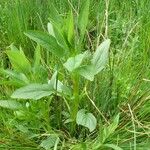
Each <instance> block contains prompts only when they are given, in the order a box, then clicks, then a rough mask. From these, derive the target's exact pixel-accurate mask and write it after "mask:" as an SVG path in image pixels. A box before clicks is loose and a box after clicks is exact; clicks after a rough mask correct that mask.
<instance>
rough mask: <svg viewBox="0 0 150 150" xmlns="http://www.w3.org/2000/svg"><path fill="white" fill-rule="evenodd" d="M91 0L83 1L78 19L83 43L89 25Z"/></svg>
mask: <svg viewBox="0 0 150 150" xmlns="http://www.w3.org/2000/svg"><path fill="white" fill-rule="evenodd" d="M89 7H90V0H83V1H82V5H81V8H80V12H79V17H78V27H79V30H80V36H81V41H82V40H83V37H84V34H85V32H86V27H87V24H88V16H89Z"/></svg>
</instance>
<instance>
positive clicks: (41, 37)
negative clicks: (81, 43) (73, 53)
mask: <svg viewBox="0 0 150 150" xmlns="http://www.w3.org/2000/svg"><path fill="white" fill-rule="evenodd" d="M25 35H26V36H28V37H29V38H30V39H32V40H33V41H35V42H37V43H38V44H40V45H41V46H43V47H44V48H46V49H47V50H48V51H50V52H52V53H53V54H55V55H56V56H58V57H63V56H64V54H65V50H64V49H63V48H62V47H61V46H60V45H59V44H58V43H57V40H56V39H55V37H53V36H52V35H49V34H47V33H44V32H39V31H28V32H26V33H25Z"/></svg>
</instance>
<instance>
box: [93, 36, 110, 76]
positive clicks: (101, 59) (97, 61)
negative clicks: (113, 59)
mask: <svg viewBox="0 0 150 150" xmlns="http://www.w3.org/2000/svg"><path fill="white" fill-rule="evenodd" d="M109 47H110V40H109V39H107V40H105V41H104V42H103V43H101V44H100V46H98V48H97V49H96V51H95V53H94V54H93V58H92V60H91V62H92V64H93V66H94V68H95V74H97V73H99V72H100V71H101V70H102V69H103V68H104V67H105V65H106V63H107V61H108V55H109Z"/></svg>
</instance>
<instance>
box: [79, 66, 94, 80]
mask: <svg viewBox="0 0 150 150" xmlns="http://www.w3.org/2000/svg"><path fill="white" fill-rule="evenodd" d="M77 72H78V73H79V74H80V75H81V76H83V77H84V78H86V79H88V80H90V81H93V80H94V75H95V74H94V66H92V65H85V66H81V67H79V68H78V69H77Z"/></svg>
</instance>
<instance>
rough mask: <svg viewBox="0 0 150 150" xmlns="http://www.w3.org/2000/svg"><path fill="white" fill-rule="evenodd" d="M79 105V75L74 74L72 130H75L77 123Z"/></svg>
mask: <svg viewBox="0 0 150 150" xmlns="http://www.w3.org/2000/svg"><path fill="white" fill-rule="evenodd" d="M78 107H79V76H78V75H76V74H75V75H73V101H72V111H71V118H72V120H73V124H72V128H71V130H72V132H74V131H75V125H76V122H75V121H76V115H77V112H78Z"/></svg>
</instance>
